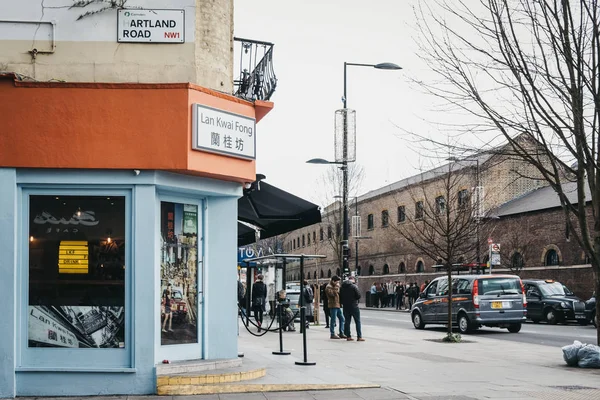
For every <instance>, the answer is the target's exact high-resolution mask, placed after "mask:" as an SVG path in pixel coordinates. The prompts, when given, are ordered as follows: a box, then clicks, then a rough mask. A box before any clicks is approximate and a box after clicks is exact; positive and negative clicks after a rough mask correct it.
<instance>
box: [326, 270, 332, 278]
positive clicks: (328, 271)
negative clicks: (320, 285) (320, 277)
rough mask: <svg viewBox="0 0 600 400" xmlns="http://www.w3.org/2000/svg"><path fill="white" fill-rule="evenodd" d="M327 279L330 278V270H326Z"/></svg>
mask: <svg viewBox="0 0 600 400" xmlns="http://www.w3.org/2000/svg"><path fill="white" fill-rule="evenodd" d="M327 277H328V278H331V270H330V269H329V270H327Z"/></svg>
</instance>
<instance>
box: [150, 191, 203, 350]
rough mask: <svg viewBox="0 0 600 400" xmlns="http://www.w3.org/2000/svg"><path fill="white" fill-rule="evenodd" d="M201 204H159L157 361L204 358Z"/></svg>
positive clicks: (164, 202) (168, 202)
mask: <svg viewBox="0 0 600 400" xmlns="http://www.w3.org/2000/svg"><path fill="white" fill-rule="evenodd" d="M201 204H202V203H201V202H197V203H188V202H185V201H184V202H174V201H164V200H163V201H161V202H160V256H159V261H160V270H159V274H160V275H159V282H160V289H159V290H160V296H159V298H160V326H159V332H160V353H161V354H160V359H168V360H185V359H198V358H203V351H202V320H203V318H202V317H203V315H202V298H201V297H202V293H203V290H202V275H203V269H202V207H201Z"/></svg>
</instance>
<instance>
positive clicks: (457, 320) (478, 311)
mask: <svg viewBox="0 0 600 400" xmlns="http://www.w3.org/2000/svg"><path fill="white" fill-rule="evenodd" d="M451 288H452V321H453V324H456V325H457V326H458V329H459V331H460V332H461V333H468V332H470V331H472V330H474V329H477V328H479V327H481V326H490V327H499V328H507V329H508V331H509V332H511V333H517V332H519V331H520V330H521V324H522V323H523V322H525V320H526V318H527V297H526V295H525V289H524V287H523V283H522V282H521V278H519V277H518V276H516V275H456V276H452V283H451ZM411 316H412V322H413V325H414V327H415V328H416V329H423V328H425V325H428V324H441V325H447V321H448V278H447V277H438V278H436V279H434V280H433V281H431V283H430V284H429V285H427V287H426V288H425V291H424V292H423V293H421V294H420V295H419V299H418V300H417V301H416V302H415V304H414V305H413V307H412V309H411Z"/></svg>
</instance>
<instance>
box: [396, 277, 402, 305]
mask: <svg viewBox="0 0 600 400" xmlns="http://www.w3.org/2000/svg"><path fill="white" fill-rule="evenodd" d="M403 306H404V285H403V284H402V282H398V285H397V286H396V310H402V307H403Z"/></svg>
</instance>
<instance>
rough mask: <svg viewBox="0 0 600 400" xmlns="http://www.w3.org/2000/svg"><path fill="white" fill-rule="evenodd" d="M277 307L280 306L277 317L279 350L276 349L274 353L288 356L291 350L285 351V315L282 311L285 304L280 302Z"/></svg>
mask: <svg viewBox="0 0 600 400" xmlns="http://www.w3.org/2000/svg"><path fill="white" fill-rule="evenodd" d="M276 301H277V300H276ZM277 307H278V308H279V310H278V311H277V318H278V319H279V351H274V352H273V354H275V355H278V356H287V355H289V354H290V352H289V351H283V325H282V322H283V316H282V311H283V305H282V304H278V305H277Z"/></svg>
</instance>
